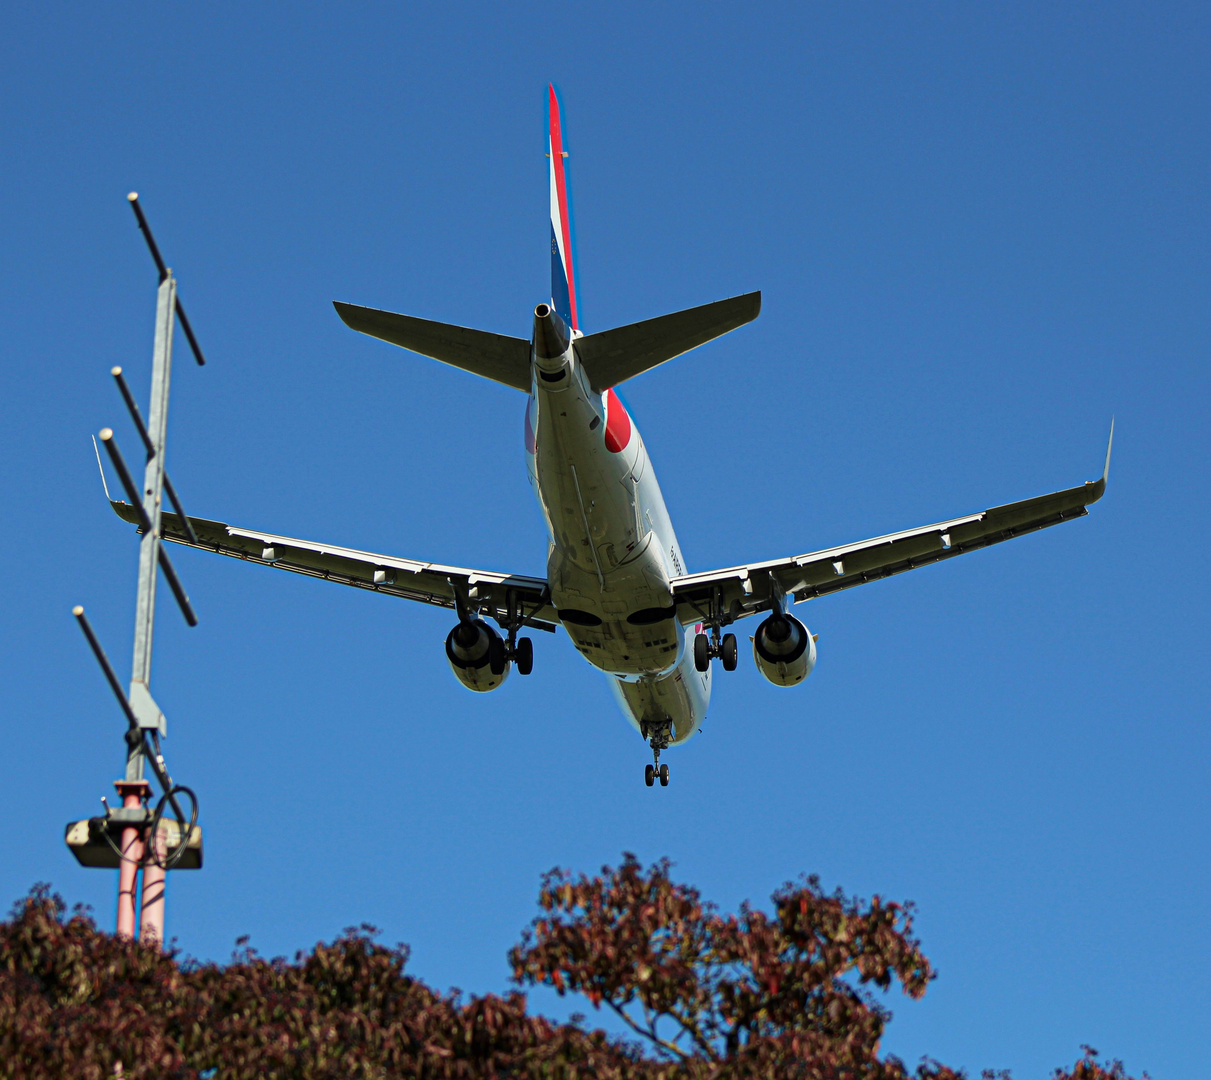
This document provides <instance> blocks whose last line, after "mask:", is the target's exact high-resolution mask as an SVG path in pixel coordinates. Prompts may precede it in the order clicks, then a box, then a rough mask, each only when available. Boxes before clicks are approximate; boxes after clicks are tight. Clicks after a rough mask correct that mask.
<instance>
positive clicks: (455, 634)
mask: <svg viewBox="0 0 1211 1080" xmlns="http://www.w3.org/2000/svg"><path fill="white" fill-rule="evenodd" d="M493 654H495V655H496V657H497V664H498V666H499V669H500V674H499V675H494V674H493V673H492V657H493ZM504 655H505V643H504V641H503V640H502V639H501V636H500V635H499V634H498V633H497V632H496V631H495V630H493V629H492V627H490V626H489V625H488V624H487V623H486V622H484V621H483V620H482V619H476V620H475V621H474V622H470V623H463V622H460V623H459V624H458V625H457V626H456V627H455V628H454V629H453V630H451V631H450V633H449V634H447V635H446V659H447V660H449V661H450V667H451V669H452V670H453V671H454V674H455V675H457V676H458V681H459V682H460V683H462V684H463V686H465V687H466V688H467V689H468V690H475V691H476V692H478V693H484V692H486V691H488V690H495V689H496V688H497V687H498V686H499V685H500V684H501V683H503V682H504V681H505V679H507V678H508V677H509V668H510V667H511V666H512V665H511V664H510V663H509V661H507V660H505V659H504Z"/></svg>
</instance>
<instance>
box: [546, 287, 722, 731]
mask: <svg viewBox="0 0 1211 1080" xmlns="http://www.w3.org/2000/svg"><path fill="white" fill-rule="evenodd" d="M549 312H550V309H549V308H547V306H546V305H540V307H539V309H538V311H537V312H536V316H538V315H540V314H541V315H542V316H543V317H544V318H546V319H548V320H549V319H551V318H553V317H554V316H553V315H552V314H550V313H549ZM538 321H539V320H538V319H537V318H536V334H535V342H536V345H535V350H534V357H533V382H532V387H531V392H530V398H529V401H528V403H527V408H526V432H525V438H526V462H527V466H528V470H529V476H530V483H531V484H532V485H533V487H534V491H535V493H536V494H537V496H538V502H539V505H540V506H541V507H542V512H543V515H544V517H545V519H546V524H547V530H548V532H549V534H550V538H551V545H550V551H549V554H548V557H547V580H548V582H549V583H550V589H551V599H552V602H553V603H554V605H555V607H556V609H557V610H558V611H559V615H560V621H561V622H562V624H563V627H564V629H565V630H566V631H567V633H568V636H569V637H570V638H571V640H572V642H573V644H574V645H575V646H576V648H577V650H579V652H580V653H581V654H582V655H583V656H584V657H585V659H587V660H588V661H589V662H590V663H591V664H592V665H593V666H594V667H597V668H599V669H600V670H602V671H604V672H606V673H607V674H608V675H609V676H610V683H611V686H612V687H613V689H614V692H615V694H616V696H617V697H618V699H619V703H620V704H621V705H622V708H623V711H624V713H625V714H626V715H627V717H628V718H629V719H630V721H631V722H632V724H634V726H635V728H636V729H637V730H639V731H640V732H641V733H642V734H643V735H644V736H645V737H650V736H651V734H652V733H653V732H656V731H658V730H660V729H661V728H662V727H663V726H665V725H667V729H668V730H669V741H670V743H680V742H684V741H685V740H686V739H688V738H689V737H690V736H691V735H693V734H694V732H695V731H697V730H698V726H699V724H700V723H701V722H702V719H703V717H704V716H705V715H706V708H707V704H708V702H709V700H710V691H711V673H710V671H709V670H707V671H705V672H699V671H697V670H696V669H695V666H694V660H693V654H692V650H691V649H690V647H689V646H690V644H691V642H692V638H693V635H694V632H695V628H694V627H692V626H691V627H688V628H683V627H682V626H681V624H680V622H679V621H678V619H677V617H676V604H675V602H674V598H673V593H672V590H671V588H670V587H669V580H670V579H671V578H673V577H678V576H681V575H683V574H684V573H685V568H684V563H683V561H682V557H681V548H680V546H679V545H678V543H677V537H676V534H675V533H674V531H673V526H672V522H671V521H670V520H669V515H668V510H667V508H666V506H665V503H664V497H663V495H662V494H661V492H660V485H659V484H658V483H657V480H656V474H655V471H654V470H653V468H652V462H651V460H650V458H649V457H648V452H647V448H646V447H645V446H644V443H643V438H642V437H641V436H640V434H639V430H638V428H637V427H636V426H635V424H634V421H633V420H632V419H631V418H630V416H629V415H628V414H627V411H626V409H625V407H624V406H623V404H622V402H621V401H620V400H619V399H618V396H617V395H616V394H615V393H614V391H613V390H607V391H606V392H605V393H604V394H601V393H596V392H595V391H594V390H593V389H592V387H591V386H590V385H589V382H588V378H587V376H586V374H585V372H584V369H583V368H582V367H581V366H580V365H579V364H578V363H577V361H576V355H575V347H574V342H573V341H571V340H567V341H566V346H567V347H566V349H564V350H562V351H561V346H562V345H564V344H565V341H564V340H563V339H562V338H558V337H557V338H555V339H554V340H555V342H556V344H555V347H554V348H549V347H548V348H546V351H548V352H552V353H556V354H557V355H551V356H543V355H540V354H541V353H542V352H543V351H544V346H543V337H542V334H541V333H540V332H539V331H538V327H537V324H538ZM547 340H551V339H550V338H548V339H547Z"/></svg>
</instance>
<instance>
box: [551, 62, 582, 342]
mask: <svg viewBox="0 0 1211 1080" xmlns="http://www.w3.org/2000/svg"><path fill="white" fill-rule="evenodd" d="M548 89H549V91H550V126H549V129H548V132H549V137H548V142H547V151H548V156H549V157H550V159H551V306H552V307H554V308H555V310H556V311H557V312H558V313H559V315H560V317H561V318H562V319H563V321H564V322H565V323H567V324H568V326H570V327H571V328H572V329H573V330H579V329H580V323H579V321H578V320H577V318H576V275H575V272H574V270H573V267H572V218H571V215H570V214H569V213H568V181H567V176H566V174H565V172H564V158H565V157H567V154H566V153H565V152H564V148H563V132H562V130H561V129H560V124H559V98H557V97H556V96H555V87H554V86H550V87H549V88H548Z"/></svg>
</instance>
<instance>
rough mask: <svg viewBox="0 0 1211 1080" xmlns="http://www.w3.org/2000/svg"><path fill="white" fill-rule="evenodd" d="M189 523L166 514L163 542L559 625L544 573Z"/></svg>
mask: <svg viewBox="0 0 1211 1080" xmlns="http://www.w3.org/2000/svg"><path fill="white" fill-rule="evenodd" d="M110 506H112V507H113V509H114V513H116V514H117V515H118V517H120V518H121V519H122V520H123V521H129V522H130V523H131V524H132V525H133V524H138V521H139V518H138V514H137V512H136V510H135V508H134V507H132V506H131V505H130V504H129V503H126V502H119V501H116V500H112V501H111V502H110ZM189 523H190V524H191V525H192V526H193V529H194V535H195V536H196V537H197V541H198V542H197V543H196V544H195V543H194V542H193V541H192V540H191V539H190V537H189V535H188V534H187V533H186V531H185V529H184V527H183V526H182V524H181V519H180V518H179V517H178V516H177V515H176V514H162V515H161V517H160V533H161V535H162V536H163V538H164V539H165V540H171V541H173V542H174V543H177V544H184V545H185V546H186V547H196V548H199V549H201V550H202V551H213V552H216V553H218V554H219V555H228V556H231V557H232V558H235V559H244V560H245V561H247V562H254V563H261V564H262V565H265V566H276V567H277V568H278V569H279V570H289V571H291V572H292V573H295V574H305V575H306V576H307V577H315V578H322V579H323V580H325V581H335V582H337V583H338V584H340V585H352V586H354V587H355V588H359V589H368V590H371V591H372V592H379V593H386V594H387V595H388V596H400V597H403V598H404V599H406V600H419V601H421V602H422V603H426V604H435V605H437V606H438V607H445V608H455V607H456V606H457V604H456V600H455V596H456V590H457V592H458V593H459V594H461V596H462V597H463V598H464V599H465V600H466V601H467V602H468V603H469V605H470V606H471V607H472V608H473V609H474V610H477V611H478V612H479V614H480V615H487V616H490V617H491V618H493V619H496V620H497V621H498V622H500V623H501V624H502V625H504V624H505V623H506V621H508V620H509V618H510V607H512V611H513V613H514V616H515V617H520V618H521V620H522V625H524V626H530V627H533V628H534V629H536V630H548V631H551V632H554V630H555V628H556V626H557V625H558V623H559V617H558V616H557V615H556V614H555V609H554V607H552V605H551V596H550V591H549V590H548V588H547V583H546V581H544V580H543V579H542V578H534V577H523V576H521V575H519V574H500V573H495V572H493V571H490V570H467V569H464V568H462V567H457V566H439V565H438V564H437V563H426V562H416V561H415V560H413V559H399V558H396V557H394V556H392V555H376V554H374V553H373V552H370V551H355V550H353V549H352V548H343V547H335V546H333V545H332V544H315V543H312V542H310V541H308V540H295V539H293V538H291V537H289V536H275V535H274V534H272V533H264V532H257V531H255V530H252V529H238V528H236V527H235V526H233V525H225V524H224V523H223V522H221V521H207V520H206V519H205V518H196V517H193V516H192V515H191V516H190V518H189Z"/></svg>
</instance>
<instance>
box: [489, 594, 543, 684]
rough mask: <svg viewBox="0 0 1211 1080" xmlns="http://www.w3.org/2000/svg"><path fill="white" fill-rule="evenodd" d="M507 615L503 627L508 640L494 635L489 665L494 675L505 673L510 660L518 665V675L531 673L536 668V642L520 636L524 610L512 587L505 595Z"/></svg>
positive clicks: (490, 647)
mask: <svg viewBox="0 0 1211 1080" xmlns="http://www.w3.org/2000/svg"><path fill="white" fill-rule="evenodd" d="M505 607H506V611H505V617H504V620H503V621H501V627H502V629H504V630H505V632H506V633H507V634H508V635H509V637H508V640H507V641H502V640H501V639H500V638H499V637H496V636H493V638H492V641H491V643H490V644H489V646H488V667H489V669H490V670H491V672H492V674H493V675H501V674H503V673H504V670H505V664H507V663H508V662H509V661H510V660H512V661H513V663H514V664H516V665H517V674H518V675H529V674H530V672H531V671H533V670H534V643H533V642H532V641H531V640H530V639H529V638H528V637H524V638H519V637H518V636H517V631H518V629H519V628H520V627H521V626H522V625H524V622H525V620H524V618H523V615H524V612H523V611H522V609H521V604H520V603H519V601H518V599H517V594H516V593H515V592H514V591H513V590H512V589H510V590H509V591H508V592H507V593H506V596H505Z"/></svg>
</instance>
